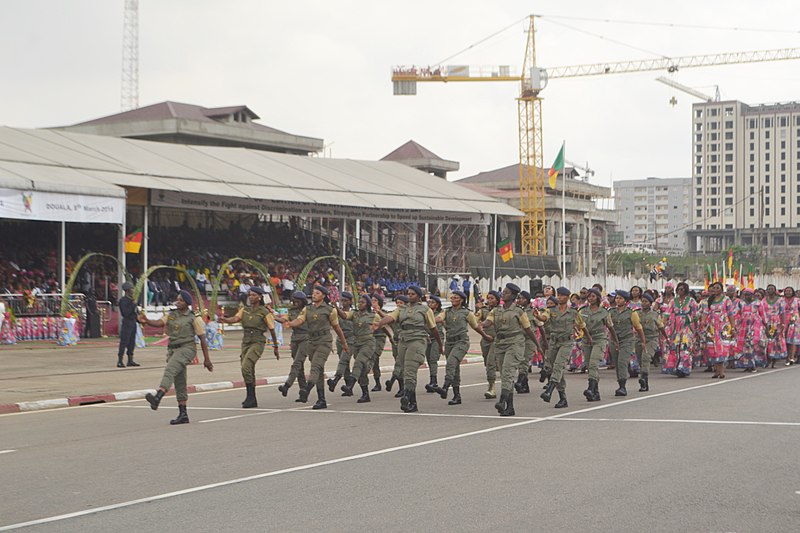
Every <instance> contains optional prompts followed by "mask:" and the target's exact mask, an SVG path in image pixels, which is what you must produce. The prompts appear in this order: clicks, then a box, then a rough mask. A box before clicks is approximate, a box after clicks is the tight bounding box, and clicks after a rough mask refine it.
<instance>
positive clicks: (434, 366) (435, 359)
mask: <svg viewBox="0 0 800 533" xmlns="http://www.w3.org/2000/svg"><path fill="white" fill-rule="evenodd" d="M425 359H426V360H427V361H428V371H429V372H430V374H431V377H432V378H435V377H436V375H437V373H438V370H439V343H438V342H436V341H435V340H433V339H430V341H429V342H428V348H427V349H426V350H425Z"/></svg>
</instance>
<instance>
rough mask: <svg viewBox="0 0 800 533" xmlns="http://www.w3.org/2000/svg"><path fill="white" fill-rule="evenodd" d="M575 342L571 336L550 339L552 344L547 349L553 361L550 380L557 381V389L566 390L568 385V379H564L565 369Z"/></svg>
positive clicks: (549, 357) (548, 356) (548, 355)
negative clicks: (564, 338) (562, 338)
mask: <svg viewBox="0 0 800 533" xmlns="http://www.w3.org/2000/svg"><path fill="white" fill-rule="evenodd" d="M574 344H575V343H574V342H573V341H572V339H571V338H569V337H567V338H566V340H554V339H551V340H550V346H549V348H548V350H547V358H548V359H549V360H550V361H551V363H550V364H551V368H552V371H551V372H552V373H551V374H550V381H553V382H555V384H556V390H559V391H562V392H563V391H564V389H565V388H566V386H567V381H566V380H565V379H564V370H565V369H566V367H567V362H568V361H569V354H570V353H571V352H572V347H573V346H574Z"/></svg>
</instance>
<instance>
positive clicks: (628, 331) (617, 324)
mask: <svg viewBox="0 0 800 533" xmlns="http://www.w3.org/2000/svg"><path fill="white" fill-rule="evenodd" d="M630 299H631V295H630V294H628V293H627V292H626V291H621V290H618V291H617V294H616V296H614V307H613V308H612V309H611V320H612V322H614V330H615V331H616V333H617V339H619V343H618V344H616V345H614V344H612V345H611V346H610V347H609V355H610V356H611V364H612V365H613V366H614V367H615V368H616V370H617V383H618V384H619V388H618V389H617V390H615V391H614V396H627V395H628V391H627V390H626V389H625V384H626V383H627V381H628V376H629V374H628V363H629V362H630V359H631V354H632V353H633V346H634V338H633V332H634V330H635V331H636V333H637V334H638V336H639V341H640V342H641V343H642V344H643V345H644V344H647V340H646V339H645V338H644V331H642V324H641V323H640V322H639V313H638V311H634V310H633V309H631V308H630V306H629V305H628V302H630Z"/></svg>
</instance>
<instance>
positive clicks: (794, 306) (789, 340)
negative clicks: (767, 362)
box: [783, 287, 800, 366]
mask: <svg viewBox="0 0 800 533" xmlns="http://www.w3.org/2000/svg"><path fill="white" fill-rule="evenodd" d="M783 300H784V304H785V305H786V328H785V330H784V331H786V335H785V337H786V347H787V349H788V356H789V357H788V360H787V361H786V366H790V365H793V364H795V363H796V362H797V345H798V344H800V300H798V299H797V298H796V296H795V292H794V287H786V288H785V289H783Z"/></svg>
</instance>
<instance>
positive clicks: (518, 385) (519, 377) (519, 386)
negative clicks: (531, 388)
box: [514, 373, 527, 392]
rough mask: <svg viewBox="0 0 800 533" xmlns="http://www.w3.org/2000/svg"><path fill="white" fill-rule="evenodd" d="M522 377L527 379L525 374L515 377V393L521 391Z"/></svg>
mask: <svg viewBox="0 0 800 533" xmlns="http://www.w3.org/2000/svg"><path fill="white" fill-rule="evenodd" d="M523 377H527V376H525V374H522V373H520V374H518V375H517V381H516V382H514V390H515V391H517V392H520V391H522V378H523Z"/></svg>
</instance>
